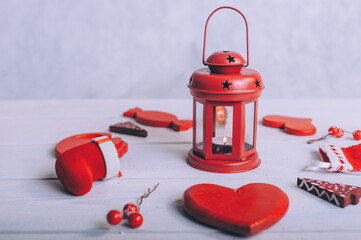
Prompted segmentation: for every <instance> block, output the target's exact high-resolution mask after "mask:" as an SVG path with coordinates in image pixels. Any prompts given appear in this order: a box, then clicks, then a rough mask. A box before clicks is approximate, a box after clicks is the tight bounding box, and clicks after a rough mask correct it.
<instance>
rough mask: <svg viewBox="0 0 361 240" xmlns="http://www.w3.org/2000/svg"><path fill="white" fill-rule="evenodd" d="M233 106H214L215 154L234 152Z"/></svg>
mask: <svg viewBox="0 0 361 240" xmlns="http://www.w3.org/2000/svg"><path fill="white" fill-rule="evenodd" d="M232 128H233V106H213V135H212V153H213V154H232V133H233V132H232Z"/></svg>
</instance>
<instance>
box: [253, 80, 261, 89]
mask: <svg viewBox="0 0 361 240" xmlns="http://www.w3.org/2000/svg"><path fill="white" fill-rule="evenodd" d="M254 83H255V84H256V88H258V87H260V86H259V81H258V79H256V81H255V82H254Z"/></svg>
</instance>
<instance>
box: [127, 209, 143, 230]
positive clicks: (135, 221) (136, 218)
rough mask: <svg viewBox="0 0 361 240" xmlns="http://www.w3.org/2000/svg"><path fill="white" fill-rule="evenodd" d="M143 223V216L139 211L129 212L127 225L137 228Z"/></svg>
mask: <svg viewBox="0 0 361 240" xmlns="http://www.w3.org/2000/svg"><path fill="white" fill-rule="evenodd" d="M142 223H143V217H142V215H141V214H140V213H138V212H136V213H133V214H130V216H129V219H128V224H129V227H132V228H137V227H139V226H140V225H142Z"/></svg>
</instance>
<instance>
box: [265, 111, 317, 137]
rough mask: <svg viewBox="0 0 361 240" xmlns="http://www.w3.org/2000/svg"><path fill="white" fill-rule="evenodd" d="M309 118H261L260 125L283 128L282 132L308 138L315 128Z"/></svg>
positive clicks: (272, 116) (273, 116)
mask: <svg viewBox="0 0 361 240" xmlns="http://www.w3.org/2000/svg"><path fill="white" fill-rule="evenodd" d="M311 122H312V119H310V118H295V117H285V116H279V115H268V116H265V117H263V119H262V124H263V125H265V126H268V127H274V128H284V131H285V132H287V133H289V134H293V135H298V136H309V135H313V134H315V133H316V131H317V129H316V127H315V126H314V125H313V124H312V123H311Z"/></svg>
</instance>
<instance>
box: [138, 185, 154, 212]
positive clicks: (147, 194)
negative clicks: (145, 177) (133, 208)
mask: <svg viewBox="0 0 361 240" xmlns="http://www.w3.org/2000/svg"><path fill="white" fill-rule="evenodd" d="M158 186H159V183H158V184H157V185H156V186H155V187H154V188H153V190H152V191H151V190H150V188H148V192H147V193H145V194H143V196H141V197H140V200H139V204H138V206H139V208H140V205H142V203H143V199H144V198H147V197H149V195H150V194H151V193H152V192H154V190H155V189H157V187H158Z"/></svg>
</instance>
